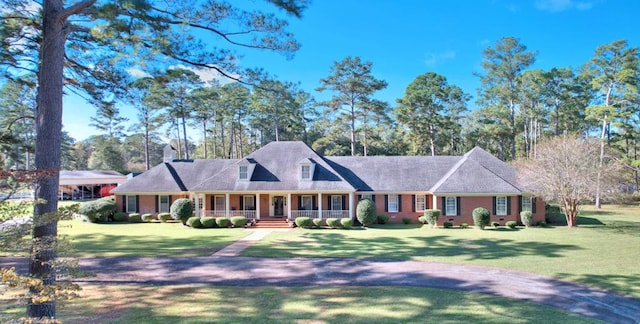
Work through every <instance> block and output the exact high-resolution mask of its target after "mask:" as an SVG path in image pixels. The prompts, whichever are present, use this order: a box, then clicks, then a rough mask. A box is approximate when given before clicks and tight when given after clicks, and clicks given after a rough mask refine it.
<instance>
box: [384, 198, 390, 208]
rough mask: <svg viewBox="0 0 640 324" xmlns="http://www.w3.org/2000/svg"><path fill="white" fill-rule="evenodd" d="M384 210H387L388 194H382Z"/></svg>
mask: <svg viewBox="0 0 640 324" xmlns="http://www.w3.org/2000/svg"><path fill="white" fill-rule="evenodd" d="M384 211H386V212H388V211H389V195H384Z"/></svg>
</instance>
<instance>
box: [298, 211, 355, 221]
mask: <svg viewBox="0 0 640 324" xmlns="http://www.w3.org/2000/svg"><path fill="white" fill-rule="evenodd" d="M321 214H322V216H321V217H320V218H322V219H327V218H349V211H348V210H323V211H321ZM298 217H309V218H318V211H317V210H292V211H291V217H289V218H291V219H296V218H298Z"/></svg>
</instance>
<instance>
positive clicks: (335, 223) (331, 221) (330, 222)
mask: <svg viewBox="0 0 640 324" xmlns="http://www.w3.org/2000/svg"><path fill="white" fill-rule="evenodd" d="M326 222H327V226H329V227H331V228H338V227H340V220H339V219H337V218H327V220H326Z"/></svg>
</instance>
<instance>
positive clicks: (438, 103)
mask: <svg viewBox="0 0 640 324" xmlns="http://www.w3.org/2000/svg"><path fill="white" fill-rule="evenodd" d="M467 99H468V96H467V95H465V94H464V93H463V92H462V89H460V88H459V87H457V86H454V85H449V84H448V83H447V79H446V78H445V77H443V76H441V75H438V74H436V73H433V72H428V73H425V74H422V75H420V76H418V77H417V78H416V79H415V80H413V82H411V84H409V86H408V87H407V89H406V91H405V95H404V97H403V98H400V99H398V106H397V107H396V108H395V111H394V112H395V115H396V119H397V120H398V122H400V123H401V124H402V125H404V126H406V127H407V128H408V129H409V133H408V136H409V138H410V142H411V143H413V146H414V148H413V152H412V153H413V154H425V153H426V152H425V151H424V149H426V148H427V147H429V148H430V153H431V155H432V156H435V155H436V151H440V148H442V147H446V146H448V145H449V144H450V143H451V142H452V141H453V140H452V139H451V138H447V135H450V136H453V134H452V133H447V132H446V130H447V129H452V128H453V129H455V126H454V125H458V120H457V119H458V118H459V114H461V113H462V112H463V111H464V110H466V100H467ZM458 134H459V132H458Z"/></svg>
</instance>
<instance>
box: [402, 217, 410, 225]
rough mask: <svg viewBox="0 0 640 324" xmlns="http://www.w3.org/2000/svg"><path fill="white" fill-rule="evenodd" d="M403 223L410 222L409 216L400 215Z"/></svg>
mask: <svg viewBox="0 0 640 324" xmlns="http://www.w3.org/2000/svg"><path fill="white" fill-rule="evenodd" d="M402 223H403V224H411V217H402Z"/></svg>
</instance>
